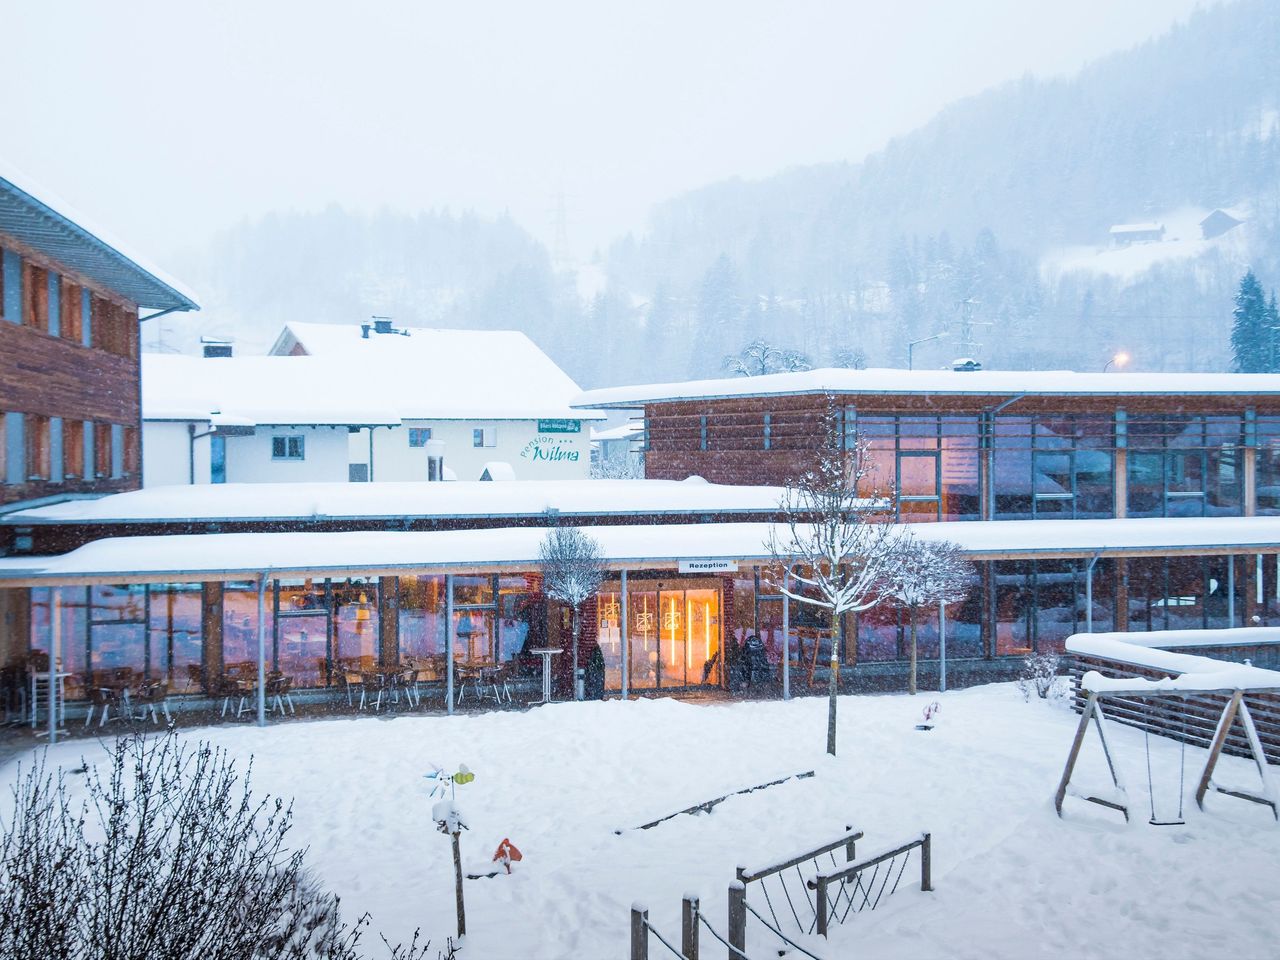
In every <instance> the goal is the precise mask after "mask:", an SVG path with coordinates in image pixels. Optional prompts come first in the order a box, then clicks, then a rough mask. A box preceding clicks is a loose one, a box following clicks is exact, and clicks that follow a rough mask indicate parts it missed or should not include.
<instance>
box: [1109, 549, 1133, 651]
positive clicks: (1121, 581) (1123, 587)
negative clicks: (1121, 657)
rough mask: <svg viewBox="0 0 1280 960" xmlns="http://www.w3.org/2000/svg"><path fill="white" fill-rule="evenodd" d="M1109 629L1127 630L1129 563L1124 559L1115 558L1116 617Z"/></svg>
mask: <svg viewBox="0 0 1280 960" xmlns="http://www.w3.org/2000/svg"><path fill="white" fill-rule="evenodd" d="M1111 629H1112V630H1118V631H1120V632H1121V633H1124V632H1126V631H1128V629H1129V561H1128V560H1126V559H1125V558H1124V557H1117V558H1116V616H1115V623H1113V624H1112V626H1111Z"/></svg>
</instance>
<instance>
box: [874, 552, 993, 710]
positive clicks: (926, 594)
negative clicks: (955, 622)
mask: <svg viewBox="0 0 1280 960" xmlns="http://www.w3.org/2000/svg"><path fill="white" fill-rule="evenodd" d="M973 573H974V569H973V563H972V562H970V560H969V558H968V557H966V556H965V554H964V551H963V550H962V549H961V548H960V546H959V545H958V544H955V543H951V542H950V541H948V540H922V539H921V538H919V537H917V536H915V535H914V534H912V533H908V534H906V535H905V536H904V537H903V539H902V541H901V543H899V545H898V549H897V550H896V551H894V553H893V556H892V557H891V559H890V561H889V563H888V565H887V568H886V570H885V586H884V592H885V593H886V594H888V595H889V596H890V597H892V598H893V599H894V600H895V601H896V602H897V603H898V605H899V606H900V607H902V609H903V610H905V611H906V613H907V619H908V621H909V623H910V630H911V669H910V672H909V673H908V674H907V692H908V693H912V694H914V693H915V692H916V624H917V623H918V622H919V619H920V614H922V613H924V612H925V611H926V610H931V609H933V608H935V607H937V606H938V605H939V604H947V603H953V602H955V601H956V600H963V599H964V597H965V595H966V594H967V593H968V592H969V584H970V583H971V582H972V580H973Z"/></svg>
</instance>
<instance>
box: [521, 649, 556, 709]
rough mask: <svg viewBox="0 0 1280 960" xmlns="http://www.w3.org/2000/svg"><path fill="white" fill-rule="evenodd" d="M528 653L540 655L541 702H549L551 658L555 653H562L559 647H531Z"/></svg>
mask: <svg viewBox="0 0 1280 960" xmlns="http://www.w3.org/2000/svg"><path fill="white" fill-rule="evenodd" d="M529 652H530V653H537V654H541V656H542V702H543V703H550V702H551V658H552V657H554V656H555V655H556V654H557V653H563V652H564V651H563V650H561V649H560V648H559V647H531V648H530V649H529Z"/></svg>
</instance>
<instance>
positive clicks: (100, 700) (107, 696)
mask: <svg viewBox="0 0 1280 960" xmlns="http://www.w3.org/2000/svg"><path fill="white" fill-rule="evenodd" d="M112 707H115V708H116V711H117V712H120V711H121V696H120V691H119V690H116V689H114V688H112V687H99V686H97V685H94V686H92V687H90V688H89V712H88V713H86V714H85V716H84V725H85V726H86V727H87V726H89V724H90V723H92V722H93V715H94V713H96V712H97V711H99V710H101V711H102V712H101V713H100V714H98V726H100V727H101V726H103V725H105V724H106V722H107V720H109V719H110V717H111V708H112ZM117 719H119V718H117Z"/></svg>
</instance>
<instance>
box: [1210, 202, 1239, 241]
mask: <svg viewBox="0 0 1280 960" xmlns="http://www.w3.org/2000/svg"><path fill="white" fill-rule="evenodd" d="M1242 223H1244V221H1243V220H1241V219H1240V218H1238V217H1236V216H1234V215H1232V214H1230V213H1228V212H1227V211H1226V210H1223V209H1222V208H1221V207H1219V208H1218V209H1217V210H1214V211H1213V213H1211V214H1209V215H1208V216H1207V217H1205V218H1204V219H1203V220H1201V221H1200V235H1201V237H1202V238H1203V239H1205V240H1213V239H1215V238H1216V237H1220V236H1222V235H1223V234H1224V233H1227V232H1229V231H1231V230H1234V229H1235V228H1236V227H1238V226H1240V224H1242Z"/></svg>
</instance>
